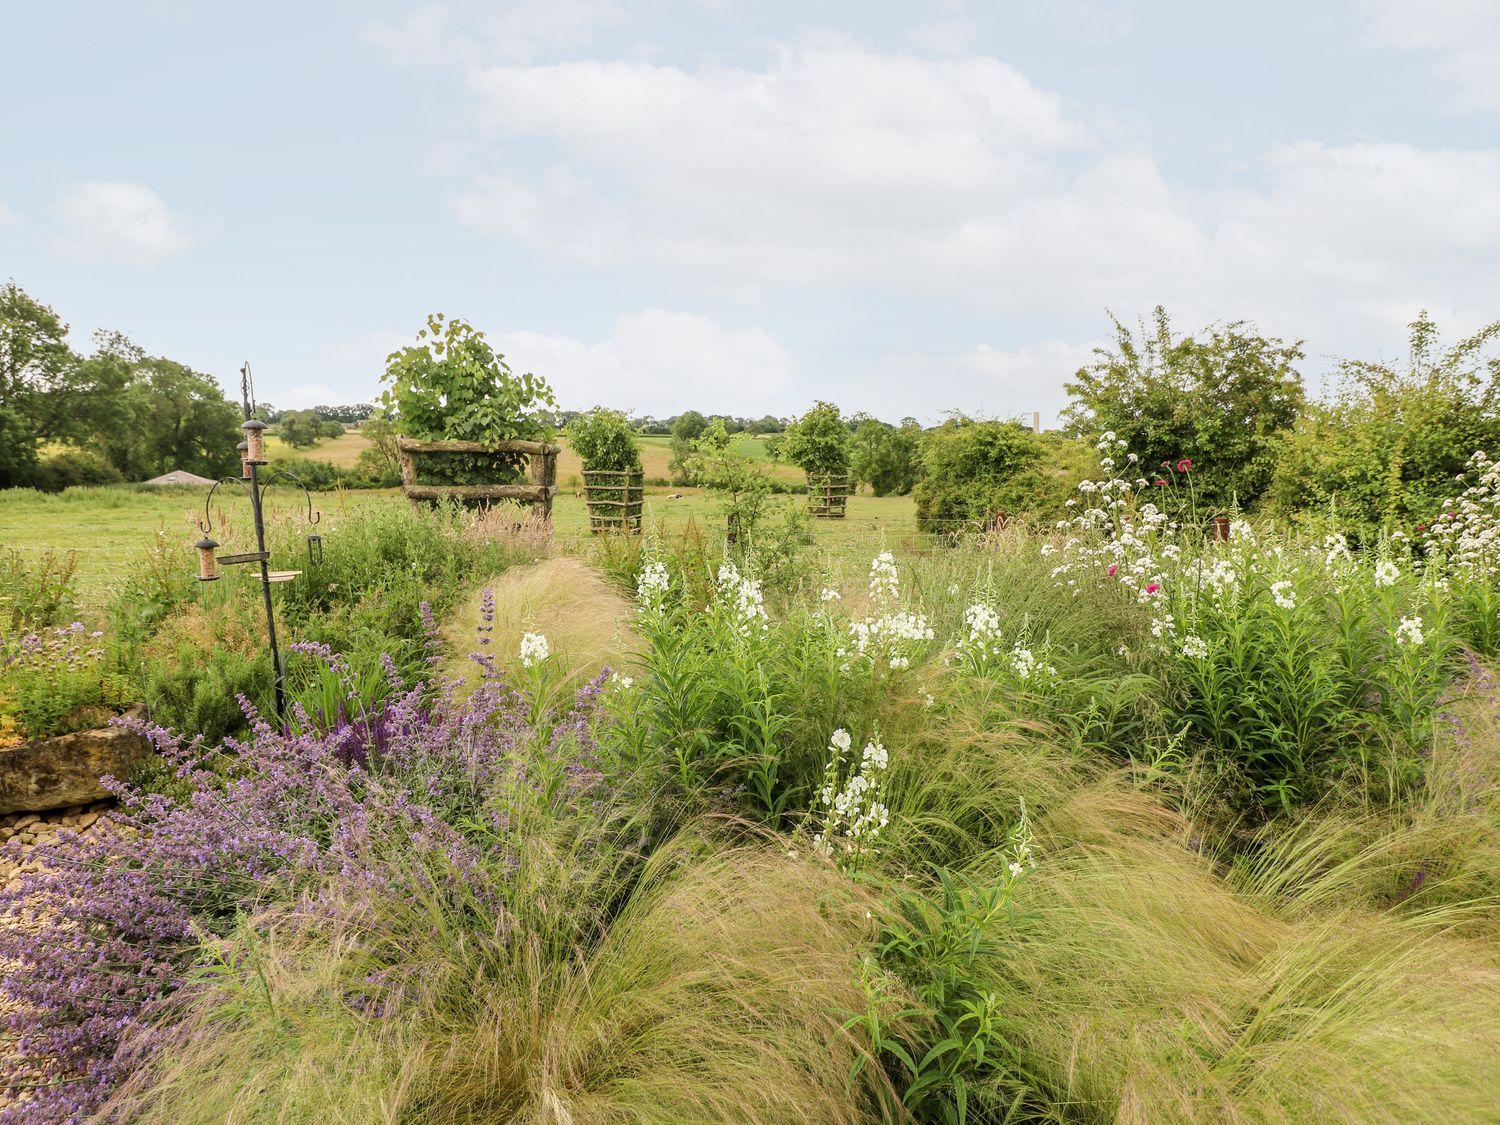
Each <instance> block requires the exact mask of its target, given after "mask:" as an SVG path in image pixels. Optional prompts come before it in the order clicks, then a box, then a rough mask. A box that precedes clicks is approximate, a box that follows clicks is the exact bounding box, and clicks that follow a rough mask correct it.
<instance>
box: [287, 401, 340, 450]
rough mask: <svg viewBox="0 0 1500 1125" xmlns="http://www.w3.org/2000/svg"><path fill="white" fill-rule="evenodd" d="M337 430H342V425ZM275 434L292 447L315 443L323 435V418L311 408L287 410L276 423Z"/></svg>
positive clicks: (298, 447)
mask: <svg viewBox="0 0 1500 1125" xmlns="http://www.w3.org/2000/svg"><path fill="white" fill-rule="evenodd" d="M335 424H337V423H335ZM339 432H340V433H342V432H343V428H342V427H340V429H339ZM276 436H277V437H279V438H280V439H281V440H282V441H284V442H286V443H287V444H288V445H290V446H292V447H293V448H294V449H305V448H307V447H308V446H313V445H317V444H318V439H319V438H321V437H322V436H323V419H321V418H319V417H318V415H317V413H316V412H315V411H312V410H288V411H286V412H285V413H284V414H282V416H281V421H279V422H277V423H276Z"/></svg>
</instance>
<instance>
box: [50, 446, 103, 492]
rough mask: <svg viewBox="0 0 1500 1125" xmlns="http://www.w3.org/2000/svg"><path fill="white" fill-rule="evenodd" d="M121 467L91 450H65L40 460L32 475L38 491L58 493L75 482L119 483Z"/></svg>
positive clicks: (86, 483) (72, 485) (84, 483)
mask: <svg viewBox="0 0 1500 1125" xmlns="http://www.w3.org/2000/svg"><path fill="white" fill-rule="evenodd" d="M124 479H125V478H124V477H123V476H121V475H120V470H119V469H117V468H115V467H114V466H113V465H112V464H110V463H109V461H108V460H107V459H106V458H105V457H104V456H103V455H102V454H100V453H96V452H94V451H93V450H91V449H64V450H61V451H59V452H57V453H54V454H52V455H51V456H50V457H48V458H47V459H46V460H44V461H42V462H41V463H40V464H39V465H38V466H37V467H36V470H35V472H34V473H33V474H32V480H31V483H32V487H33V488H35V489H36V490H37V491H39V492H61V491H62V490H63V489H65V488H73V487H74V486H76V485H98V484H120V483H121V482H123V481H124Z"/></svg>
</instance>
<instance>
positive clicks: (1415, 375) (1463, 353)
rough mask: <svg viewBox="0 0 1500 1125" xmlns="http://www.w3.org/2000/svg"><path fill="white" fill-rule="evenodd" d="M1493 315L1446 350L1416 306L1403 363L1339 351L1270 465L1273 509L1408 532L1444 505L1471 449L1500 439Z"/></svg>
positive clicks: (1489, 448)
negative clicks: (1320, 397) (1327, 381)
mask: <svg viewBox="0 0 1500 1125" xmlns="http://www.w3.org/2000/svg"><path fill="white" fill-rule="evenodd" d="M1496 340H1500V322H1497V323H1495V324H1491V325H1489V326H1487V327H1486V328H1483V329H1481V330H1480V331H1479V332H1477V333H1475V334H1474V335H1473V336H1470V337H1469V338H1468V339H1466V340H1461V341H1459V342H1458V343H1457V344H1454V345H1453V346H1452V347H1450V348H1448V349H1446V350H1439V347H1438V332H1437V326H1436V325H1435V324H1433V322H1432V321H1431V320H1430V319H1428V317H1427V314H1426V312H1423V313H1422V314H1421V315H1420V316H1418V318H1417V319H1416V321H1414V322H1413V323H1412V325H1411V349H1410V354H1409V356H1408V359H1407V363H1406V366H1405V368H1404V369H1401V370H1398V369H1396V368H1394V367H1391V366H1389V365H1387V364H1383V363H1374V362H1366V361H1360V360H1346V361H1345V362H1343V363H1342V364H1340V366H1339V375H1340V376H1341V383H1340V385H1339V387H1338V389H1337V390H1336V391H1335V392H1334V393H1333V394H1332V395H1331V396H1330V397H1329V398H1328V399H1327V400H1325V401H1323V402H1320V403H1316V404H1314V405H1313V406H1312V407H1311V408H1310V409H1309V410H1308V412H1307V413H1306V415H1305V416H1304V417H1303V418H1302V419H1301V420H1299V422H1298V423H1297V425H1296V427H1295V429H1294V430H1292V432H1291V433H1290V434H1288V435H1287V437H1286V440H1285V444H1284V446H1283V448H1282V451H1281V455H1280V459H1279V461H1278V463H1277V467H1276V478H1275V483H1274V487H1273V499H1274V501H1275V505H1276V509H1277V511H1278V512H1279V513H1281V514H1282V515H1285V516H1289V517H1292V518H1294V519H1306V518H1307V517H1308V516H1316V515H1318V514H1320V513H1331V514H1332V519H1333V522H1334V524H1335V526H1336V528H1337V529H1339V530H1343V531H1346V532H1349V533H1351V534H1352V533H1360V534H1372V533H1374V532H1376V531H1378V530H1384V531H1386V532H1390V531H1404V532H1406V533H1408V534H1409V533H1411V531H1412V529H1413V527H1414V526H1415V525H1416V524H1419V523H1421V524H1427V523H1431V522H1432V521H1433V520H1434V519H1436V518H1438V517H1440V516H1441V515H1442V514H1443V512H1444V511H1445V510H1446V509H1444V507H1443V500H1444V499H1445V498H1446V497H1448V496H1449V495H1451V493H1452V491H1453V487H1452V482H1453V480H1454V477H1455V476H1458V475H1460V474H1462V473H1463V472H1464V471H1465V467H1466V465H1467V463H1468V460H1469V458H1470V457H1471V456H1472V455H1473V454H1474V453H1475V452H1476V451H1483V452H1487V453H1493V452H1495V450H1496V449H1497V447H1500V383H1497V380H1496V373H1497V371H1500V358H1497V357H1495V356H1493V355H1487V354H1486V352H1487V350H1490V349H1491V345H1492V344H1493V343H1494V342H1495V341H1496Z"/></svg>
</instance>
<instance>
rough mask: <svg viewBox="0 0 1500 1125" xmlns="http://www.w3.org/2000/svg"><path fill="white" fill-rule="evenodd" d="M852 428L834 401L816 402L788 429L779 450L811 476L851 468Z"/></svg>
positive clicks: (779, 454)
mask: <svg viewBox="0 0 1500 1125" xmlns="http://www.w3.org/2000/svg"><path fill="white" fill-rule="evenodd" d="M849 446H850V442H849V427H847V426H846V425H844V418H843V415H842V414H840V413H839V408H838V407H837V406H835V405H834V404H833V403H831V402H822V401H818V402H815V403H814V404H813V405H812V407H811V408H810V409H809V410H808V411H807V413H806V414H804V415H802V417H800V418H798V419H797V420H796V421H795V422H793V423H792V424H791V425H789V426H788V427H787V428H786V436H785V438H784V439H783V441H782V442H781V443H780V445H779V447H778V450H777V453H778V456H780V457H784V458H785V459H786V460H788V461H790V462H791V463H792V464H793V465H796V466H797V467H798V468H799V469H802V470H803V471H804V472H806V473H808V474H810V475H816V474H820V473H844V472H848V470H849V452H850V449H849Z"/></svg>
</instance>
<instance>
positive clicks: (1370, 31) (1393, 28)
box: [1362, 0, 1500, 110]
mask: <svg viewBox="0 0 1500 1125" xmlns="http://www.w3.org/2000/svg"><path fill="white" fill-rule="evenodd" d="M1362 7H1363V9H1364V16H1365V21H1366V23H1365V28H1364V33H1363V36H1362V39H1363V41H1364V43H1365V44H1366V45H1368V46H1372V47H1383V48H1387V49H1390V50H1398V51H1416V52H1420V53H1422V54H1424V55H1427V56H1428V57H1429V58H1430V59H1431V60H1432V63H1433V67H1434V70H1435V72H1436V75H1437V77H1438V78H1439V79H1440V80H1441V82H1442V92H1441V95H1440V97H1439V100H1440V101H1444V102H1447V103H1448V104H1450V105H1453V106H1455V107H1458V108H1465V109H1479V110H1496V109H1500V10H1497V8H1496V6H1495V2H1494V0H1424V2H1423V3H1420V4H1413V3H1410V0H1364V3H1363V5H1362Z"/></svg>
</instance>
